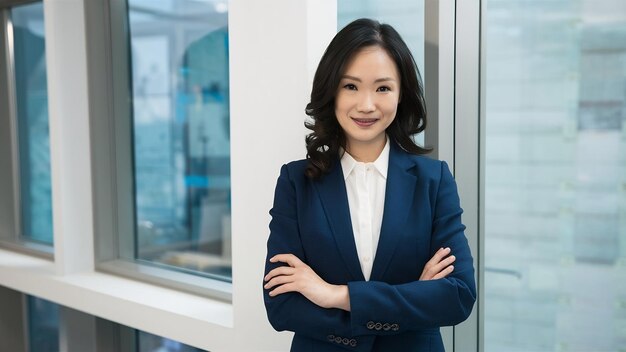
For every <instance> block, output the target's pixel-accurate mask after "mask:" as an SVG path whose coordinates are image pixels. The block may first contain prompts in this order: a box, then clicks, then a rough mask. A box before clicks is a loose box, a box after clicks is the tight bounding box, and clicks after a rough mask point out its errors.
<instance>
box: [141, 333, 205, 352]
mask: <svg viewBox="0 0 626 352" xmlns="http://www.w3.org/2000/svg"><path fill="white" fill-rule="evenodd" d="M137 341H138V348H137V352H203V351H204V350H201V349H199V348H195V347H191V346H188V345H185V344H182V343H180V342H178V341H174V340H168V339H166V338H165V337H161V336H156V335H152V334H149V333H147V332H144V331H139V330H137Z"/></svg>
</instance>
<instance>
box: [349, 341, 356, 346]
mask: <svg viewBox="0 0 626 352" xmlns="http://www.w3.org/2000/svg"><path fill="white" fill-rule="evenodd" d="M350 346H352V347H356V340H355V339H351V340H350Z"/></svg>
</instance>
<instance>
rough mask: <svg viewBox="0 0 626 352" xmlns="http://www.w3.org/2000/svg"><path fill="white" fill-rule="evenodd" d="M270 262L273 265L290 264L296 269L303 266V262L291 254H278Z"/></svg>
mask: <svg viewBox="0 0 626 352" xmlns="http://www.w3.org/2000/svg"><path fill="white" fill-rule="evenodd" d="M270 262H272V263H276V262H283V263H287V264H289V266H291V267H294V268H295V267H296V266H298V265H300V264H302V261H301V260H300V259H299V258H298V257H296V256H295V255H293V254H291V253H287V254H277V255H275V256H273V257H272V258H271V259H270Z"/></svg>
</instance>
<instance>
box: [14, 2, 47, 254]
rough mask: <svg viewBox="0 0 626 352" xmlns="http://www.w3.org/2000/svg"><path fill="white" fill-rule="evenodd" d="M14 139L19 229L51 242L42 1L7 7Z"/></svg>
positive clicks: (37, 238)
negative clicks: (10, 28)
mask: <svg viewBox="0 0 626 352" xmlns="http://www.w3.org/2000/svg"><path fill="white" fill-rule="evenodd" d="M11 19H12V22H13V43H14V47H13V50H14V51H13V53H14V63H15V89H16V99H17V102H16V103H17V105H16V106H17V131H18V133H17V134H18V141H19V147H18V149H19V164H20V166H19V180H20V202H21V209H20V210H21V234H22V236H23V237H24V238H25V239H28V240H33V241H37V242H43V243H46V244H52V242H53V238H52V191H51V189H52V187H51V181H50V134H49V130H48V89H47V80H46V49H45V48H46V46H45V37H44V19H43V4H42V3H40V2H39V3H33V4H28V5H22V6H16V7H14V8H12V9H11Z"/></svg>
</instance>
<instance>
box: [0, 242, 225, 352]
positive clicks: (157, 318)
mask: <svg viewBox="0 0 626 352" xmlns="http://www.w3.org/2000/svg"><path fill="white" fill-rule="evenodd" d="M0 285H2V286H6V287H8V288H11V289H14V290H17V291H21V292H24V293H27V294H29V295H33V296H37V297H41V298H44V299H46V300H50V301H52V302H55V303H58V304H61V305H63V306H66V307H70V308H73V309H76V310H79V311H82V312H85V313H88V314H91V315H95V316H98V317H101V318H104V319H107V320H111V321H114V322H117V323H120V324H123V325H127V326H129V327H132V328H137V329H140V330H143V331H147V332H149V333H152V334H157V335H160V336H164V337H167V338H171V339H175V340H178V341H181V342H183V343H189V344H193V345H196V346H201V345H205V344H206V334H207V332H210V331H214V332H220V331H221V332H224V328H228V329H230V328H233V306H232V304H230V303H225V302H223V301H218V300H214V299H209V298H205V297H200V296H197V295H193V294H190V293H185V292H179V291H176V290H173V289H168V288H164V287H160V286H156V285H151V284H148V283H144V282H138V281H133V280H130V279H127V278H123V277H118V276H115V275H110V274H106V273H100V272H85V273H76V274H69V275H57V274H56V268H55V265H54V262H52V261H49V260H45V259H41V258H36V257H33V256H29V255H25V254H21V253H16V252H12V251H9V250H5V249H0ZM202 340H204V343H202V342H201V341H202Z"/></svg>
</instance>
